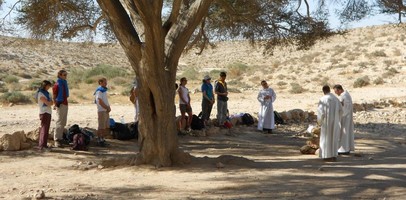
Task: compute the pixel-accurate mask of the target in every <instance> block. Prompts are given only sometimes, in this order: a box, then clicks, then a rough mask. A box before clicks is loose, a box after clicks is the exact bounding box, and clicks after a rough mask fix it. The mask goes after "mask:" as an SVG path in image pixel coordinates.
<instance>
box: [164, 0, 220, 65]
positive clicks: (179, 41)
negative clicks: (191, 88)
mask: <svg viewBox="0 0 406 200" xmlns="http://www.w3.org/2000/svg"><path fill="white" fill-rule="evenodd" d="M212 2H213V0H196V1H195V2H194V3H193V4H192V5H191V6H190V8H189V9H188V10H187V11H185V12H182V13H181V14H180V16H179V18H178V20H177V22H178V23H176V24H174V25H173V26H172V27H171V29H170V30H169V32H168V34H167V35H166V38H165V40H166V41H165V44H166V45H167V46H166V48H165V54H166V56H167V58H170V59H171V60H166V62H169V63H177V62H178V60H179V57H180V55H181V54H182V52H183V49H184V47H185V46H186V44H187V43H188V41H189V38H190V36H191V35H192V34H193V32H194V31H195V29H196V27H197V26H198V25H199V24H200V22H201V21H202V19H203V17H205V16H206V15H207V12H208V9H209V6H210V4H211V3H212ZM168 66H172V67H174V68H173V69H169V70H176V65H171V64H169V65H168Z"/></svg>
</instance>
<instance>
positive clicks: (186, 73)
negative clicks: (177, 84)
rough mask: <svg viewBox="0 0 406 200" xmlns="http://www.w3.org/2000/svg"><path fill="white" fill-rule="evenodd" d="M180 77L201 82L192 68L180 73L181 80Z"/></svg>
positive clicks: (197, 73)
mask: <svg viewBox="0 0 406 200" xmlns="http://www.w3.org/2000/svg"><path fill="white" fill-rule="evenodd" d="M182 77H186V78H188V79H192V80H196V79H199V80H200V79H201V80H203V77H200V75H199V72H198V71H197V70H196V69H195V68H193V67H189V68H187V69H186V70H185V71H184V72H183V73H182V75H181V78H182Z"/></svg>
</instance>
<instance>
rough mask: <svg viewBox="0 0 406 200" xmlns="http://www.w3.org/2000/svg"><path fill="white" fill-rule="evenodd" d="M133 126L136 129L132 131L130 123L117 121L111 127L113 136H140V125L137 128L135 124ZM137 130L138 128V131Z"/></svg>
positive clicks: (126, 137) (123, 137)
mask: <svg viewBox="0 0 406 200" xmlns="http://www.w3.org/2000/svg"><path fill="white" fill-rule="evenodd" d="M133 127H134V129H133V130H132V131H131V130H130V125H128V124H122V123H118V122H116V123H115V124H114V127H113V128H111V132H112V134H113V138H114V139H117V140H131V139H134V138H136V135H137V136H138V126H137V127H136V128H135V125H134V126H133ZM135 130H137V132H136V133H135Z"/></svg>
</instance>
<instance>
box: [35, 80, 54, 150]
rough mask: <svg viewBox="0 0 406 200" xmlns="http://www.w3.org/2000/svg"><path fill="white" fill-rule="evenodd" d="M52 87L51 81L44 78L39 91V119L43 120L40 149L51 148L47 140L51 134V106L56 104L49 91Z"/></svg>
mask: <svg viewBox="0 0 406 200" xmlns="http://www.w3.org/2000/svg"><path fill="white" fill-rule="evenodd" d="M51 87H52V84H51V82H49V81H47V80H44V81H42V83H41V87H40V89H39V90H38V92H37V102H38V107H39V119H40V120H41V129H40V132H39V143H38V149H39V150H44V149H49V147H48V145H47V141H48V135H49V127H50V126H51V115H52V108H51V106H52V105H53V104H54V102H53V101H52V99H51V96H50V94H49V92H48V90H49V88H51Z"/></svg>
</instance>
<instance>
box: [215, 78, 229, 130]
mask: <svg viewBox="0 0 406 200" xmlns="http://www.w3.org/2000/svg"><path fill="white" fill-rule="evenodd" d="M226 77H227V74H226V73H225V72H220V78H219V80H217V81H216V84H215V89H214V92H215V93H216V94H217V120H218V123H219V126H220V127H222V126H224V122H225V121H226V118H227V111H228V108H227V101H228V92H227V83H226Z"/></svg>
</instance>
